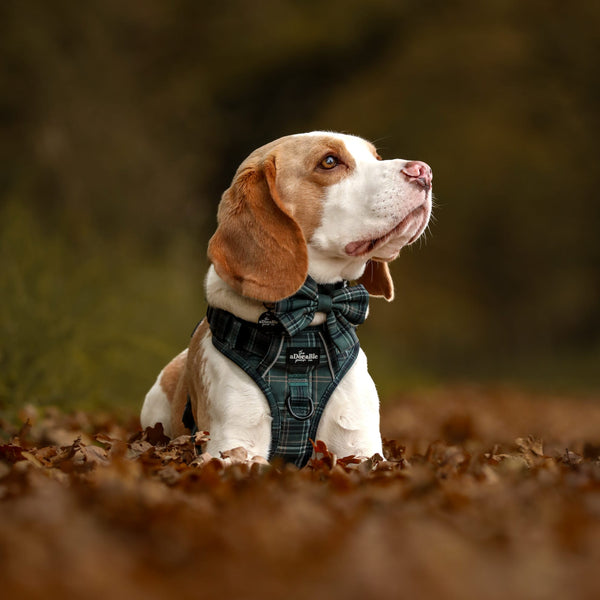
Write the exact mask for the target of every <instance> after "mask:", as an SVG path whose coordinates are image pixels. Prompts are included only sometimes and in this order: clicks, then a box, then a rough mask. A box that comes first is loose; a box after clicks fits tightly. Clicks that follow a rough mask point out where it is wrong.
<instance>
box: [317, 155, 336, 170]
mask: <svg viewBox="0 0 600 600" xmlns="http://www.w3.org/2000/svg"><path fill="white" fill-rule="evenodd" d="M339 164H340V163H339V161H338V159H337V158H336V157H335V156H334V155H333V154H329V155H327V156H326V157H325V158H324V159H323V160H322V161H321V162H320V164H319V166H320V167H321V168H323V169H333V168H334V167H337V166H338V165H339Z"/></svg>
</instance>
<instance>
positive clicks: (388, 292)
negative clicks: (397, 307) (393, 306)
mask: <svg viewBox="0 0 600 600" xmlns="http://www.w3.org/2000/svg"><path fill="white" fill-rule="evenodd" d="M358 283H362V284H363V285H364V286H365V287H366V288H367V292H369V294H370V295H371V296H383V297H384V298H385V299H386V300H387V301H388V302H391V301H392V300H393V299H394V282H393V281H392V276H391V274H390V267H389V265H388V264H387V263H386V262H380V261H375V260H370V261H369V262H368V263H367V266H366V267H365V272H364V273H363V274H362V275H361V276H360V278H359V279H358Z"/></svg>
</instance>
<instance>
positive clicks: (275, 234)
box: [208, 135, 356, 302]
mask: <svg viewBox="0 0 600 600" xmlns="http://www.w3.org/2000/svg"><path fill="white" fill-rule="evenodd" d="M329 154H333V155H335V156H336V157H337V158H338V159H339V161H340V164H339V165H338V166H337V167H335V168H334V169H330V170H326V169H323V168H320V167H319V165H320V163H321V161H322V160H323V158H325V157H326V156H328V155H329ZM355 167H356V164H355V161H354V158H353V157H352V155H351V154H350V153H349V152H348V150H347V149H346V145H345V144H344V142H343V141H342V140H339V139H337V138H335V137H333V136H328V135H322V136H289V137H285V138H281V139H279V140H276V141H275V142H271V143H270V144H267V145H266V146H263V147H262V148H259V149H258V150H255V151H254V152H253V153H252V154H251V155H250V156H249V157H248V158H247V159H246V160H245V161H244V162H243V163H242V164H241V166H240V167H239V169H238V171H237V173H236V174H235V177H234V179H233V182H232V184H231V187H230V188H229V189H228V190H227V191H226V192H225V193H224V194H223V197H222V199H221V204H220V205H219V211H218V223H219V225H218V227H217V231H216V232H215V234H214V235H213V237H212V238H211V240H210V242H209V246H208V256H209V258H210V260H211V261H212V263H213V264H214V266H215V269H216V271H217V273H218V275H219V276H220V277H222V278H223V279H224V280H225V281H226V282H227V283H228V284H229V285H230V286H231V287H232V288H233V289H234V290H235V291H236V292H238V293H240V294H242V295H243V296H247V297H249V298H254V299H257V300H261V301H263V302H276V301H278V300H281V299H282V298H286V297H287V296H290V295H292V294H293V293H294V292H296V291H297V290H298V289H299V288H300V286H301V285H302V284H303V283H304V280H305V279H306V276H307V273H308V255H307V248H306V240H309V239H310V238H311V237H312V234H313V233H314V231H315V229H316V228H317V227H318V226H319V224H320V222H321V216H322V209H323V205H322V202H323V197H324V195H325V191H326V188H327V187H328V186H330V185H333V184H335V183H337V182H338V181H340V180H341V179H343V178H344V177H347V176H348V174H350V173H351V172H352V171H353V170H354V169H355Z"/></svg>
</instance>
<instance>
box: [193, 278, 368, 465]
mask: <svg viewBox="0 0 600 600" xmlns="http://www.w3.org/2000/svg"><path fill="white" fill-rule="evenodd" d="M368 305H369V294H368V292H367V290H366V289H365V288H364V287H363V286H362V285H354V286H348V284H347V282H342V283H339V284H333V285H318V284H317V283H316V282H315V281H314V280H313V279H311V278H310V277H309V278H308V279H307V280H306V281H305V283H304V285H303V286H302V287H301V288H300V290H298V292H296V294H294V295H293V296H290V297H289V298H285V299H284V300H281V301H279V302H277V303H276V304H275V305H271V306H268V307H267V309H268V310H267V312H266V313H264V314H263V315H262V316H261V318H260V319H259V322H258V324H257V323H251V322H249V321H244V320H242V319H239V318H237V317H236V316H234V315H232V314H231V313H229V312H227V311H224V310H221V309H218V308H213V307H209V308H208V311H207V319H208V322H209V325H210V329H211V332H212V341H213V345H214V346H215V348H217V350H219V351H220V352H222V353H223V354H224V355H225V356H227V357H228V358H229V359H231V360H232V361H233V362H235V363H236V364H237V365H238V366H239V367H241V368H242V369H243V370H244V371H246V373H248V375H250V376H251V377H252V379H253V380H254V381H255V382H256V384H257V385H258V386H259V387H260V389H261V390H262V392H263V393H264V395H265V397H266V398H267V401H268V403H269V407H270V409H271V416H272V424H271V448H270V452H269V458H270V459H273V458H282V459H283V460H284V461H286V462H291V463H294V464H295V465H297V466H298V467H302V466H304V465H305V464H306V462H307V461H308V459H309V458H310V456H311V454H312V445H311V443H310V440H311V439H312V440H314V439H315V437H316V433H317V427H318V425H319V420H320V418H321V415H322V414H323V410H324V409H325V406H326V404H327V401H328V400H329V398H330V396H331V394H332V393H333V391H334V390H335V388H336V387H337V385H338V384H339V383H340V381H341V380H342V378H343V377H344V375H345V374H346V373H347V372H348V370H349V369H350V367H351V366H352V365H353V364H354V361H355V360H356V357H357V356H358V350H359V343H358V337H357V336H356V326H357V325H359V324H361V323H363V322H364V320H365V318H366V314H367V308H368ZM316 312H324V313H326V315H327V318H326V321H325V322H324V323H323V324H321V325H318V326H310V323H311V322H312V320H313V318H314V315H315V313H316ZM187 412H190V413H191V411H187Z"/></svg>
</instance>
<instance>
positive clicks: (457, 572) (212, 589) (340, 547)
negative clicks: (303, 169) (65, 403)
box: [0, 390, 600, 600]
mask: <svg viewBox="0 0 600 600" xmlns="http://www.w3.org/2000/svg"><path fill="white" fill-rule="evenodd" d="M501 396H502V395H501ZM545 410H547V411H549V412H550V413H552V414H553V415H554V418H553V419H552V420H547V415H546V414H545V413H544V411H545ZM599 410H600V408H599V406H598V404H597V403H593V402H591V401H575V400H566V399H563V400H559V399H554V400H548V401H547V403H546V404H544V402H542V401H541V400H540V399H537V398H532V397H527V396H524V395H516V394H514V393H512V392H511V393H508V392H507V393H505V394H504V395H503V396H502V397H498V396H494V395H493V394H491V393H490V394H488V393H480V392H477V393H475V392H474V391H473V390H453V391H452V393H450V392H446V393H440V394H437V395H436V394H429V395H423V394H422V395H417V396H414V397H412V398H403V399H401V400H399V401H398V402H397V403H394V404H392V405H390V406H389V407H388V408H387V409H386V410H385V411H384V415H383V423H384V425H383V430H384V432H385V433H386V434H387V435H388V436H389V435H394V437H393V439H388V440H386V442H385V448H384V454H385V456H383V457H381V456H374V457H370V458H368V459H367V460H361V459H359V458H357V457H335V456H334V455H332V454H331V453H330V452H329V451H328V449H327V447H326V446H325V445H324V444H323V443H322V442H316V443H315V456H314V458H313V460H312V461H311V462H310V464H309V465H308V466H307V467H306V468H305V469H302V470H298V469H295V468H293V467H291V466H283V465H272V466H271V465H268V464H267V463H266V461H264V460H262V459H259V458H254V457H248V456H247V454H246V453H245V451H243V450H241V449H232V450H231V451H230V452H227V453H224V455H223V456H221V457H211V456H209V455H207V454H200V455H198V454H197V453H196V449H195V446H194V443H193V441H192V440H191V439H190V438H189V437H181V438H177V439H174V440H169V439H168V438H166V437H165V436H164V434H163V432H162V428H161V427H160V426H158V427H156V428H152V429H147V430H146V431H145V432H141V431H137V432H136V430H135V427H122V426H120V425H117V424H116V423H114V422H113V421H112V420H111V419H109V418H100V417H96V418H92V417H91V416H90V415H83V414H79V415H70V416H69V415H63V414H60V413H59V412H56V411H50V412H49V413H48V412H47V413H45V414H44V415H39V414H37V412H36V411H33V410H31V409H29V410H28V411H26V414H24V415H23V417H24V419H29V421H26V424H25V425H24V426H23V427H22V429H21V431H12V432H9V431H6V428H5V438H7V439H5V443H0V581H1V582H2V583H1V589H2V591H3V596H4V595H5V596H6V597H23V598H54V597H61V598H84V597H85V598H91V599H95V598H98V599H102V600H105V599H106V598H107V597H110V598H117V599H119V598H140V599H144V600H147V599H148V598H159V597H174V598H176V597H181V598H188V597H189V598H196V599H197V598H221V597H222V598H284V597H285V598H303V599H304V598H307V597H310V598H338V597H339V598H348V599H353V598H361V599H362V598H388V597H390V598H392V597H394V598H408V597H413V598H443V599H446V598H450V599H456V600H463V599H469V598H476V597H477V598H482V597H483V598H486V599H492V600H493V599H496V598H497V599H499V600H500V599H504V598H523V599H525V598H527V599H529V598H594V597H600V596H599V595H600V578H598V576H597V565H598V564H600V562H599V561H600V459H599V456H600V427H599V423H600V421H599V420H598V417H599V416H600V413H599ZM511 422H515V423H518V427H520V426H522V425H528V426H529V428H528V429H525V430H520V431H518V429H517V428H515V427H511ZM390 432H391V433H390ZM398 434H399V435H398ZM542 434H544V435H543V438H542ZM7 436H10V437H7ZM202 437H203V436H202V435H200V436H197V439H196V442H201V441H202Z"/></svg>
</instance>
